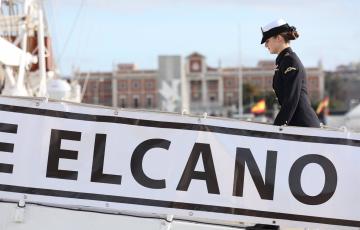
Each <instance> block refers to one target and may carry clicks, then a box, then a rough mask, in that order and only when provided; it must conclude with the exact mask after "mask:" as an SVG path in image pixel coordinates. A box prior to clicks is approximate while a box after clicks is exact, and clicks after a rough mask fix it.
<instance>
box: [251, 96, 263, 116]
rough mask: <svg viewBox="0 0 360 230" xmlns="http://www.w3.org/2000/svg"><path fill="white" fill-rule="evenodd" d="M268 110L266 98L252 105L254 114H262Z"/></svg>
mask: <svg viewBox="0 0 360 230" xmlns="http://www.w3.org/2000/svg"><path fill="white" fill-rule="evenodd" d="M265 111H266V103H265V99H261V100H260V101H258V103H256V104H255V105H254V106H253V107H251V112H252V113H254V114H262V113H265Z"/></svg>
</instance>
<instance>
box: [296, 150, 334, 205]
mask: <svg viewBox="0 0 360 230" xmlns="http://www.w3.org/2000/svg"><path fill="white" fill-rule="evenodd" d="M311 163H315V164H318V165H320V166H321V167H322V169H323V170H324V173H325V184H324V188H323V190H322V191H321V192H320V194H319V195H316V196H309V195H307V194H305V193H304V190H303V189H302V187H301V173H302V171H303V170H304V168H305V166H306V165H308V164H311ZM336 186H337V173H336V169H335V166H334V165H333V163H332V162H331V161H330V160H329V159H327V158H326V157H324V156H321V155H317V154H310V155H305V156H302V157H300V158H299V159H297V160H296V161H295V163H294V164H293V165H292V167H291V169H290V173H289V187H290V190H291V193H292V194H293V196H294V197H295V198H296V199H297V200H298V201H300V202H301V203H303V204H309V205H319V204H323V203H325V202H326V201H328V200H329V199H330V198H331V197H332V196H333V195H334V193H335V190H336Z"/></svg>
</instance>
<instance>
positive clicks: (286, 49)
mask: <svg viewBox="0 0 360 230" xmlns="http://www.w3.org/2000/svg"><path fill="white" fill-rule="evenodd" d="M291 52H292V49H291V48H290V47H288V48H285V49H283V50H282V51H281V52H280V53H279V55H278V56H277V58H276V63H279V62H280V61H281V60H282V59H283V57H284V56H285V54H287V53H291Z"/></svg>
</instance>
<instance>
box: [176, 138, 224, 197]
mask: <svg viewBox="0 0 360 230" xmlns="http://www.w3.org/2000/svg"><path fill="white" fill-rule="evenodd" d="M200 154H201V158H202V160H203V165H204V172H199V171H195V167H196V165H197V162H198V161H199V157H200ZM192 179H196V180H205V181H206V186H207V190H208V193H212V194H220V191H219V185H218V182H217V179H216V172H215V167H214V161H213V158H212V155H211V149H210V145H209V144H204V143H195V145H194V147H193V149H192V151H191V154H190V157H189V160H188V162H187V164H186V166H185V169H184V172H183V174H182V176H181V179H180V182H179V184H178V186H177V188H176V190H180V191H187V190H188V189H189V185H190V182H191V180H192Z"/></svg>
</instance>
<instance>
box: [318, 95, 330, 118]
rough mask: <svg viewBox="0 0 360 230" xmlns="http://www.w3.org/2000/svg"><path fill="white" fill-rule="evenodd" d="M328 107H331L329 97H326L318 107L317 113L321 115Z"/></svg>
mask: <svg viewBox="0 0 360 230" xmlns="http://www.w3.org/2000/svg"><path fill="white" fill-rule="evenodd" d="M327 107H329V97H325V98H324V99H323V100H322V101H321V102H320V103H319V105H318V107H317V109H316V113H317V114H320V113H321V112H323V111H324V109H326V108H327Z"/></svg>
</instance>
